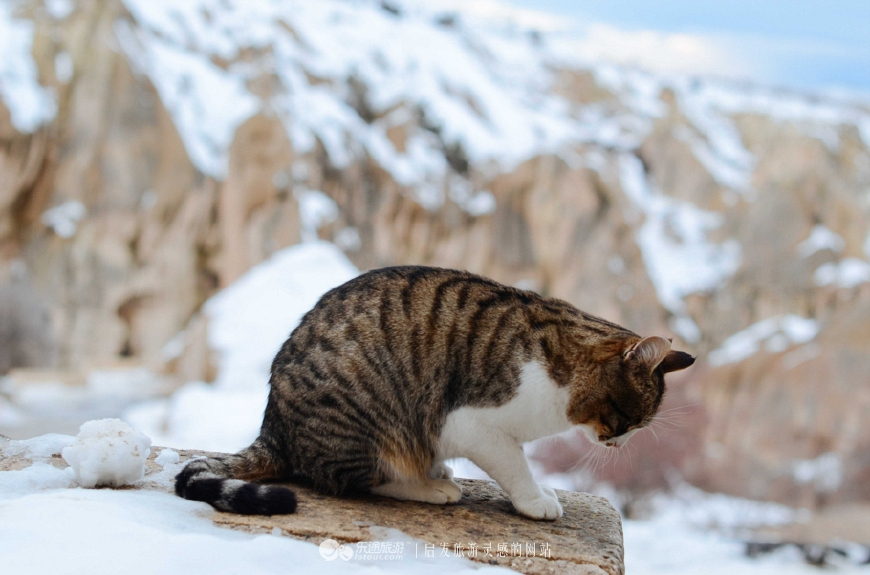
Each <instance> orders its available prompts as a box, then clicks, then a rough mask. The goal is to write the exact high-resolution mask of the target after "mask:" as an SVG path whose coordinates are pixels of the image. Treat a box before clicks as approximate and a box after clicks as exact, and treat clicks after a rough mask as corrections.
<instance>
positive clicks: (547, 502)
mask: <svg viewBox="0 0 870 575" xmlns="http://www.w3.org/2000/svg"><path fill="white" fill-rule="evenodd" d="M541 489H542V490H543V491H544V493H542V494H541V495H540V496H538V497H535V498H534V499H528V500H520V501H514V502H513V504H514V507H516V508H517V511H519V512H520V513H521V514H522V515H525V516H526V517H529V518H530V519H547V520H549V521H553V520H554V519H558V518H559V517H561V516H562V506H561V505H560V504H559V500H558V499H557V498H556V494H555V493H554V492H553V490H552V489H550V488H549V487H542V488H541ZM548 491H549V493H548Z"/></svg>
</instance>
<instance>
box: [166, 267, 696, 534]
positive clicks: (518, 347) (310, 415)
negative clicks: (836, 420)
mask: <svg viewBox="0 0 870 575" xmlns="http://www.w3.org/2000/svg"><path fill="white" fill-rule="evenodd" d="M251 337H256V334H251ZM670 347H671V344H670V342H669V341H668V340H667V339H664V338H662V337H656V336H653V337H647V338H641V337H640V336H638V335H637V334H635V333H632V332H631V331H629V330H627V329H625V328H622V327H620V326H618V325H616V324H613V323H610V322H608V321H605V320H603V319H599V318H597V317H595V316H592V315H589V314H587V313H584V312H582V311H580V310H578V309H576V308H575V307H573V306H572V305H570V304H568V303H566V302H564V301H561V300H557V299H552V298H546V297H542V296H540V295H538V294H536V293H534V292H530V291H524V290H521V289H516V288H512V287H507V286H504V285H501V284H498V283H496V282H494V281H491V280H489V279H485V278H483V277H479V276H476V275H473V274H470V273H467V272H460V271H453V270H445V269H439V268H430V267H416V266H404V267H392V268H385V269H380V270H375V271H371V272H368V273H365V274H363V275H360V276H359V277H357V278H355V279H353V280H351V281H349V282H347V283H345V284H344V285H342V286H339V287H337V288H335V289H333V290H332V291H330V292H328V293H326V294H325V295H324V296H323V297H322V298H321V299H320V301H319V302H318V303H317V305H315V306H314V308H313V309H312V310H311V311H309V312H308V313H307V314H306V315H305V317H303V318H302V321H301V323H300V324H299V326H298V327H297V328H296V329H295V330H294V331H293V333H292V334H291V335H290V338H289V339H288V340H287V341H286V342H285V343H284V345H283V346H282V347H281V350H280V351H279V352H278V354H277V356H276V357H275V360H274V362H273V363H272V376H271V380H270V383H271V390H270V393H269V401H268V405H267V406H266V412H265V416H264V418H263V426H262V428H261V430H260V436H259V438H258V439H257V440H256V441H254V443H253V444H252V445H251V446H250V447H248V448H246V449H244V450H242V451H241V452H240V453H238V454H235V455H221V456H215V457H212V458H207V459H199V460H195V461H193V462H191V463H190V464H188V465H187V467H185V468H184V470H182V472H181V473H179V475H178V477H177V479H176V484H175V490H176V492H177V493H178V495H180V496H182V497H184V498H186V499H193V500H196V501H205V502H207V503H210V504H211V505H212V506H214V507H215V508H216V509H220V510H223V511H231V512H235V513H249V514H266V515H273V514H283V513H292V512H293V511H294V510H295V508H296V498H295V496H294V494H293V492H292V491H290V490H289V489H286V488H284V487H279V486H271V485H259V484H256V483H251V482H252V481H267V480H289V481H297V482H303V483H305V484H308V485H311V486H313V487H315V488H317V489H319V490H321V491H323V492H326V493H332V494H346V493H355V492H356V493H359V492H370V493H374V494H378V495H384V496H388V497H394V498H396V499H409V500H414V501H425V502H428V503H452V502H456V501H458V500H459V498H460V497H461V496H462V490H461V489H460V487H459V486H458V485H457V484H456V483H455V482H454V481H453V480H452V472H451V470H450V468H449V467H448V466H447V465H445V464H444V461H445V460H447V459H451V458H455V457H467V458H468V459H470V460H472V461H473V462H474V463H476V464H477V465H478V466H480V467H481V468H482V469H483V470H484V471H486V472H487V473H489V475H490V476H491V477H492V478H493V479H495V480H496V481H497V482H498V483H499V485H501V487H502V488H503V489H504V490H505V491H506V492H507V494H508V496H509V497H510V499H511V501H512V502H513V504H514V506H515V507H516V509H517V510H518V511H519V512H520V513H521V514H523V515H525V516H527V517H531V518H534V519H556V518H557V517H560V516H561V514H562V508H561V506H560V505H559V501H558V499H557V498H556V494H555V493H554V492H553V490H552V489H550V488H548V487H544V486H541V485H538V484H537V483H536V482H535V480H534V479H533V478H532V474H531V472H530V471H529V466H528V464H527V462H526V460H525V457H524V456H523V450H522V444H523V443H525V442H528V441H532V440H534V439H538V438H540V437H546V436H550V435H554V434H557V433H560V432H562V431H565V430H567V429H570V428H571V427H572V426H579V427H580V428H582V429H583V430H584V431H585V432H586V433H587V435H588V436H589V438H590V439H591V440H592V441H593V442H598V443H601V444H603V445H606V446H621V445H623V444H624V443H625V441H626V440H627V439H628V438H629V437H631V435H632V434H634V433H635V432H636V431H637V430H639V429H640V428H641V427H643V426H644V425H646V424H647V423H649V422H650V420H651V419H652V418H653V416H654V415H655V414H656V410H657V409H658V407H659V405H660V404H661V401H662V396H663V395H664V392H665V382H664V375H665V374H666V373H668V372H671V371H676V370H679V369H684V368H686V367H688V366H690V365H692V363H693V362H694V358H692V357H691V356H690V355H688V354H686V353H683V352H680V351H671V350H670Z"/></svg>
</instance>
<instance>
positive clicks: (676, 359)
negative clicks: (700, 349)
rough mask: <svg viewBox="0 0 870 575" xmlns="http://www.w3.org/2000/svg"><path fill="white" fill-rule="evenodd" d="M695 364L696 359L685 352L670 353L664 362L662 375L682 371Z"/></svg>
mask: <svg viewBox="0 0 870 575" xmlns="http://www.w3.org/2000/svg"><path fill="white" fill-rule="evenodd" d="M693 363H695V358H694V357H692V356H691V355H689V354H688V353H686V352H684V351H670V352H668V355H666V356H665V358H664V359H663V360H662V364H661V368H662V373H670V372H672V371H680V370H681V369H686V368H687V367H689V366H690V365H692V364H693Z"/></svg>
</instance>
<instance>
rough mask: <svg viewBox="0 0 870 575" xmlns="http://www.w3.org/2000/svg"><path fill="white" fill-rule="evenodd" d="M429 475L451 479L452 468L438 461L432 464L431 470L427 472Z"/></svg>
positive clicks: (434, 477)
mask: <svg viewBox="0 0 870 575" xmlns="http://www.w3.org/2000/svg"><path fill="white" fill-rule="evenodd" d="M429 477H431V478H432V479H453V469H451V468H450V466H449V465H447V464H445V463H443V462H442V463H438V464H436V465H433V466H432V471H430V472H429Z"/></svg>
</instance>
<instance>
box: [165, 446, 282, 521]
mask: <svg viewBox="0 0 870 575" xmlns="http://www.w3.org/2000/svg"><path fill="white" fill-rule="evenodd" d="M282 475H283V474H282V473H281V466H280V463H279V460H278V458H277V457H276V456H275V454H274V452H273V451H272V450H270V449H269V448H268V446H266V445H265V444H264V443H263V442H262V441H261V440H260V439H257V440H256V441H255V442H254V443H253V445H251V446H250V447H248V448H246V449H243V450H242V451H240V452H239V453H236V454H235V455H216V456H214V457H206V458H204V459H195V460H193V461H191V462H190V463H188V464H187V465H186V466H185V468H184V469H182V470H181V473H179V474H178V475H177V476H176V477H175V493H177V494H178V495H179V496H180V497H183V498H185V499H190V500H192V501H204V502H205V503H208V504H209V505H211V506H212V507H214V508H215V509H217V510H219V511H229V512H230V513H241V514H244V515H285V514H287V513H293V512H294V511H296V495H295V494H294V493H293V492H292V491H291V490H289V489H287V488H286V487H279V486H277V485H258V484H256V483H250V482H251V481H258V480H268V479H279V478H280V477H281V476H282Z"/></svg>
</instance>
